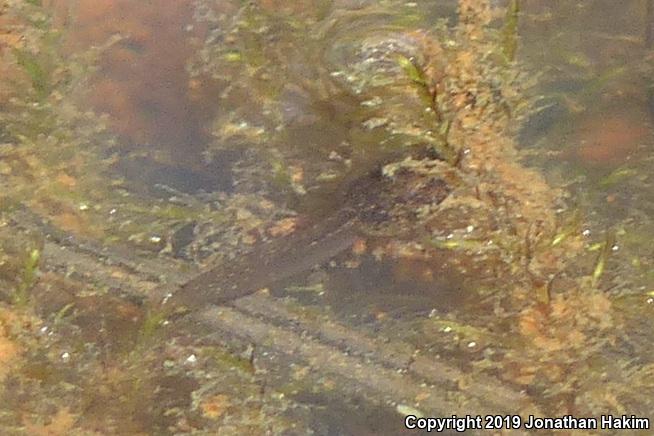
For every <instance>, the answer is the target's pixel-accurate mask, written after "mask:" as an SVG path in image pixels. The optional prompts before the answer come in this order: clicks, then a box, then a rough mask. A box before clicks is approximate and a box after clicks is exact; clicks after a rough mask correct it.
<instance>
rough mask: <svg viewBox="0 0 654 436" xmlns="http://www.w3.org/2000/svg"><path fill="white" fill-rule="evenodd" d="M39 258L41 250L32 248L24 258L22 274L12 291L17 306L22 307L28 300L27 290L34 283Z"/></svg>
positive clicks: (28, 290)
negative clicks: (14, 290)
mask: <svg viewBox="0 0 654 436" xmlns="http://www.w3.org/2000/svg"><path fill="white" fill-rule="evenodd" d="M40 259H41V251H40V250H39V249H38V248H34V249H33V250H32V251H30V253H29V255H28V256H27V259H26V260H25V265H24V268H23V276H22V277H21V280H20V283H19V284H18V286H17V287H16V292H15V293H14V304H16V305H17V306H21V307H23V306H25V305H26V304H27V302H28V301H29V292H30V290H31V289H32V287H33V286H34V284H35V283H36V279H37V275H38V268H39V261H40Z"/></svg>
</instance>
